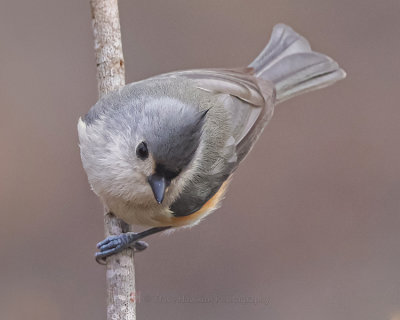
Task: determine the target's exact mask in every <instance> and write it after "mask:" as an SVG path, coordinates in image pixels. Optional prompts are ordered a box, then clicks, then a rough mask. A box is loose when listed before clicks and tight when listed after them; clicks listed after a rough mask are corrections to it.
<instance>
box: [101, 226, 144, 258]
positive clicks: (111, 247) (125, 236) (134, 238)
mask: <svg viewBox="0 0 400 320" xmlns="http://www.w3.org/2000/svg"><path fill="white" fill-rule="evenodd" d="M140 238H141V235H140V234H139V233H135V232H127V233H122V234H120V235H118V236H110V237H108V238H106V239H104V240H103V241H101V242H99V243H98V244H97V248H98V249H99V252H96V254H95V258H96V261H97V262H98V263H99V264H106V259H107V257H109V256H112V255H114V254H116V253H118V252H121V251H122V250H125V249H133V250H134V251H143V250H145V249H146V248H147V247H148V246H149V245H148V244H147V243H146V242H144V241H140V240H138V239H140Z"/></svg>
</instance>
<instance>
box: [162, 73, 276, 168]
mask: <svg viewBox="0 0 400 320" xmlns="http://www.w3.org/2000/svg"><path fill="white" fill-rule="evenodd" d="M253 72H254V70H253V69H252V68H241V69H199V70H187V71H179V72H174V73H170V74H167V75H166V76H176V77H185V78H188V79H191V80H193V81H194V82H195V85H196V86H197V87H198V88H199V89H202V90H205V91H208V92H212V93H214V94H218V95H219V96H220V99H221V101H222V104H223V106H224V107H225V109H226V110H227V111H228V114H229V115H230V120H231V128H232V137H233V139H234V140H235V142H234V143H235V146H236V152H237V157H238V161H237V164H239V162H240V161H241V160H242V159H243V158H244V157H245V156H246V154H247V153H248V152H249V150H250V149H251V147H252V146H253V145H254V142H255V141H256V140H257V138H258V137H259V135H260V134H261V132H262V130H263V129H264V127H265V125H266V123H267V122H268V120H269V119H270V118H271V117H272V113H273V109H274V102H275V88H274V85H273V83H272V82H270V81H268V80H264V79H260V78H256V77H255V76H254V75H253Z"/></svg>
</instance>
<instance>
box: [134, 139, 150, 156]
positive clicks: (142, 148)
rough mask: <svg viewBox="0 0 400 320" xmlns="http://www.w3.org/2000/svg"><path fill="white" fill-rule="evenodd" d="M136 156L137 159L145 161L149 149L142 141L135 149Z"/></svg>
mask: <svg viewBox="0 0 400 320" xmlns="http://www.w3.org/2000/svg"><path fill="white" fill-rule="evenodd" d="M136 155H137V156H138V158H139V159H142V160H144V159H147V158H148V156H149V149H147V144H146V142H144V141H142V142H141V143H139V145H138V146H137V148H136Z"/></svg>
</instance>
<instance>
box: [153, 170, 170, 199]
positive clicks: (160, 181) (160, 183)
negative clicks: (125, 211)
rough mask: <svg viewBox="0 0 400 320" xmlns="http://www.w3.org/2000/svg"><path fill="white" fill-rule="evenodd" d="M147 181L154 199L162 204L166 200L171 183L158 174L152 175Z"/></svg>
mask: <svg viewBox="0 0 400 320" xmlns="http://www.w3.org/2000/svg"><path fill="white" fill-rule="evenodd" d="M147 180H148V181H149V184H150V186H151V189H152V190H153V194H154V198H155V199H156V200H157V202H158V203H160V204H161V203H162V202H163V200H164V195H165V189H166V188H167V187H168V186H169V184H170V181H169V180H167V179H165V177H163V176H161V175H158V174H153V175H151V176H150V177H148V178H147Z"/></svg>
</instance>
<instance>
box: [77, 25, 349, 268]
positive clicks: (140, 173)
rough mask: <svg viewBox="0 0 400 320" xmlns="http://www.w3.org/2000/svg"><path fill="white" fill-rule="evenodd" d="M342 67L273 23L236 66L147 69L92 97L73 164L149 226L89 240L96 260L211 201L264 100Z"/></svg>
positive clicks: (199, 211) (210, 206) (326, 78)
mask: <svg viewBox="0 0 400 320" xmlns="http://www.w3.org/2000/svg"><path fill="white" fill-rule="evenodd" d="M345 76H346V73H345V72H344V71H343V70H342V69H340V67H339V66H338V64H337V63H336V62H335V61H333V60H332V59H331V58H329V57H328V56H326V55H324V54H321V53H317V52H314V51H312V50H311V48H310V45H309V43H308V41H307V40H306V39H305V38H303V37H302V36H301V35H299V34H297V33H296V32H295V31H293V30H292V29H291V28H290V27H288V26H286V25H284V24H278V25H276V26H275V27H274V29H273V32H272V35H271V39H270V41H269V43H268V44H267V46H266V47H265V49H264V50H263V51H262V52H261V53H260V55H259V56H258V57H257V58H256V59H255V60H254V61H253V62H252V63H251V64H250V65H249V66H248V67H245V68H239V69H199V70H188V71H178V72H172V73H168V74H163V75H159V76H155V77H152V78H149V79H146V80H143V81H139V82H135V83H131V84H128V85H126V86H125V87H123V88H122V89H120V90H117V91H114V92H112V93H110V94H108V95H106V96H105V97H103V98H101V99H100V100H99V101H98V102H97V103H96V104H95V105H94V106H93V107H92V108H91V109H90V110H89V112H88V114H87V115H86V116H85V117H84V118H83V119H80V120H79V123H78V131H79V141H80V150H81V158H82V163H83V167H84V169H85V171H86V173H87V176H88V180H89V182H90V184H91V187H92V189H93V191H94V192H95V193H96V194H97V195H98V196H99V197H100V198H101V200H102V201H103V203H104V204H105V205H106V206H107V208H109V210H110V211H111V212H112V213H114V214H115V215H116V216H118V217H119V218H121V219H122V220H124V221H125V222H126V223H128V224H137V225H145V226H150V227H152V228H151V229H149V230H146V231H144V232H141V233H133V232H128V233H124V234H121V235H119V236H112V237H109V238H107V239H105V240H104V241H102V242H100V243H99V244H98V248H99V250H100V251H99V252H97V253H96V259H97V260H98V261H102V260H103V261H104V260H105V259H106V257H108V256H110V255H112V254H115V253H117V252H119V251H121V250H123V249H126V248H129V247H130V248H136V249H137V250H140V249H143V248H145V247H146V245H145V243H144V242H143V241H140V239H142V238H144V237H146V236H148V235H150V234H153V233H156V232H160V231H163V230H166V229H168V228H177V227H185V226H193V225H195V224H197V223H199V222H200V220H202V219H203V218H204V217H206V216H207V215H208V214H210V213H211V212H213V211H214V210H215V209H217V208H218V207H219V205H220V202H221V200H222V198H223V197H224V194H225V192H226V190H227V186H228V184H229V181H230V177H231V176H232V173H233V172H234V171H235V170H236V168H237V167H238V165H239V164H240V163H241V162H242V160H243V159H244V158H245V157H246V155H247V154H248V153H249V151H250V150H251V149H252V147H253V145H254V143H255V142H256V141H257V139H258V137H259V136H260V134H261V133H262V131H263V129H264V128H265V126H266V125H267V123H268V121H269V120H270V119H271V117H272V114H273V111H274V106H275V104H277V103H280V102H282V101H284V100H287V99H289V98H292V97H294V96H296V95H299V94H302V93H304V92H307V91H311V90H315V89H319V88H322V87H326V86H328V85H331V84H332V83H334V82H335V81H338V80H340V79H343V78H345Z"/></svg>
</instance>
